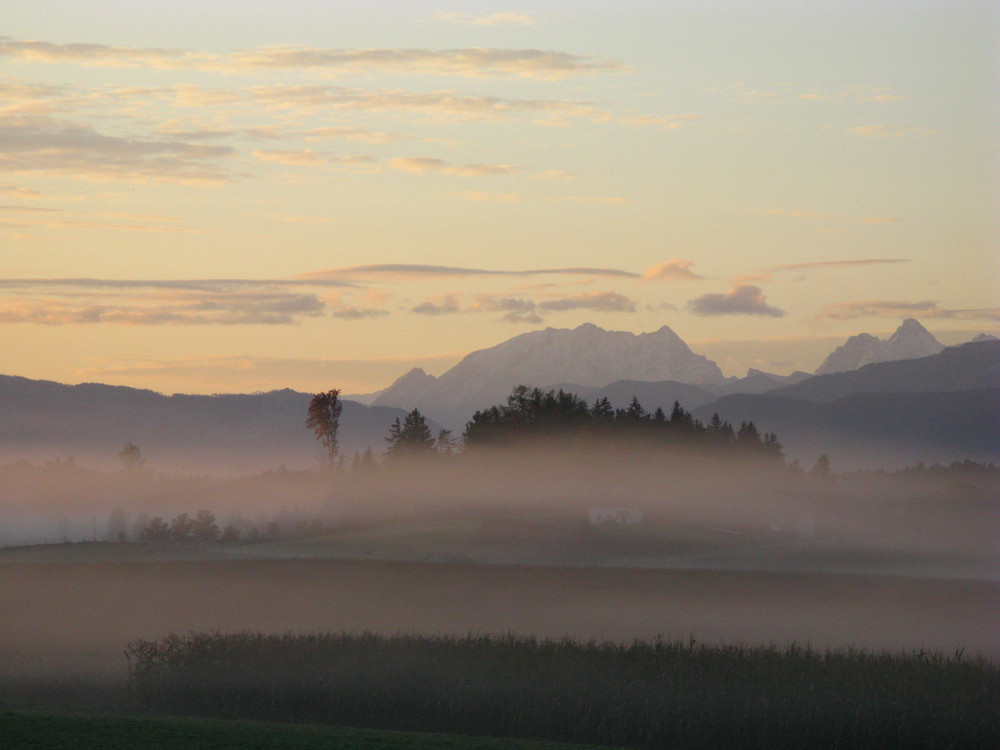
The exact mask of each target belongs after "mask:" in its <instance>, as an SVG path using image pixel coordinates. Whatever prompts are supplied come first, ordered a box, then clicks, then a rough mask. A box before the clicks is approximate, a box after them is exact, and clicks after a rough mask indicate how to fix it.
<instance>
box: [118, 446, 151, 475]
mask: <svg viewBox="0 0 1000 750" xmlns="http://www.w3.org/2000/svg"><path fill="white" fill-rule="evenodd" d="M118 458H120V459H121V460H122V468H123V469H125V471H135V470H136V469H141V468H142V465H143V464H144V463H146V459H144V458H143V457H142V451H140V450H139V446H138V445H136V444H135V443H125V447H124V448H122V449H121V450H120V451H119V452H118Z"/></svg>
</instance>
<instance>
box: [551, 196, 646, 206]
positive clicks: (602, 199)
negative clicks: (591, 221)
mask: <svg viewBox="0 0 1000 750" xmlns="http://www.w3.org/2000/svg"><path fill="white" fill-rule="evenodd" d="M565 200H566V201H568V202H570V203H604V204H624V203H631V201H630V200H629V199H628V198H626V197H624V196H621V195H617V196H602V195H592V196H583V195H568V196H566V198H565Z"/></svg>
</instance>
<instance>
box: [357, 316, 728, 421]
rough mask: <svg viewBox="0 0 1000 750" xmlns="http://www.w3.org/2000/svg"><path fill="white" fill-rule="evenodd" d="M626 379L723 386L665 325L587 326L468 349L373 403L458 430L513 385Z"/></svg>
mask: <svg viewBox="0 0 1000 750" xmlns="http://www.w3.org/2000/svg"><path fill="white" fill-rule="evenodd" d="M625 379H628V380H637V381H647V382H659V381H664V380H672V381H677V382H681V383H689V384H695V385H703V384H709V385H712V384H720V385H721V384H722V383H724V382H725V378H724V377H723V375H722V371H721V370H720V369H719V367H718V365H716V364H715V363H714V362H712V361H711V360H710V359H708V358H707V357H703V356H701V355H699V354H695V353H694V352H692V351H691V349H690V348H688V345H687V344H685V343H684V342H683V341H682V340H681V338H680V337H679V336H678V335H677V334H676V333H674V332H673V331H672V330H670V328H668V327H667V326H663V327H662V328H660V329H659V330H658V331H653V332H651V333H641V334H638V335H637V334H633V333H629V332H627V331H606V330H604V329H603V328H598V327H597V326H595V325H592V324H590V323H587V324H584V325H582V326H579V327H578V328H574V329H572V330H570V329H560V328H546V329H545V330H542V331H531V332H529V333H524V334H521V335H520V336H515V337H514V338H512V339H508V340H507V341H504V342H503V343H501V344H498V345H497V346H494V347H491V348H489V349H481V350H479V351H476V352H472V353H471V354H469V355H468V356H466V357H465V358H464V359H462V361H461V362H459V363H458V364H457V365H455V366H454V367H453V368H451V369H450V370H448V371H447V372H445V373H444V374H443V375H441V376H440V377H438V378H435V377H433V376H431V375H428V374H427V373H425V372H423V370H411V371H410V372H409V373H407V374H406V375H404V376H403V377H402V378H400V379H399V380H397V381H396V382H395V383H393V384H392V385H391V386H390V387H389V388H387V389H386V390H385V391H383V392H382V393H380V394H379V395H378V397H377V398H376V399H375V400H374V401H373V404H375V405H378V406H397V407H401V408H404V409H411V408H414V407H415V408H419V409H420V410H421V411H422V412H424V413H425V414H427V415H428V416H430V417H432V418H434V419H436V420H438V421H439V422H442V423H445V424H446V425H447V426H449V427H455V428H461V427H462V426H464V424H465V422H466V420H468V419H469V418H470V417H471V416H472V414H473V412H475V411H476V410H477V409H482V408H484V407H488V406H490V405H492V404H495V403H498V402H500V401H502V400H504V399H505V398H506V397H507V395H509V394H510V391H511V389H512V388H513V387H514V386H515V385H519V384H524V385H531V386H536V385H537V386H541V385H543V384H546V383H563V382H565V383H576V384H578V385H581V386H584V387H603V386H605V385H607V384H608V383H614V382H615V381H618V380H625Z"/></svg>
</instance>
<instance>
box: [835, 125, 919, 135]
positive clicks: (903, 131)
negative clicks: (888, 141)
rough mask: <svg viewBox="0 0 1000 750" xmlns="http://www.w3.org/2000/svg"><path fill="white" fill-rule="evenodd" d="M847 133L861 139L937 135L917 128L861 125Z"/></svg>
mask: <svg viewBox="0 0 1000 750" xmlns="http://www.w3.org/2000/svg"><path fill="white" fill-rule="evenodd" d="M848 132H850V133H853V134H854V135H856V136H859V137H861V138H926V137H927V136H931V135H937V131H936V130H930V129H928V128H918V127H898V126H886V125H861V126H858V127H856V128H851V129H850V130H849V131H848Z"/></svg>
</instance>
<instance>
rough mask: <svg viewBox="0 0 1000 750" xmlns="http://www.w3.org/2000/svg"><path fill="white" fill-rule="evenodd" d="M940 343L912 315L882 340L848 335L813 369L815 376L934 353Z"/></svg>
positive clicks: (940, 347) (866, 336) (940, 345)
mask: <svg viewBox="0 0 1000 750" xmlns="http://www.w3.org/2000/svg"><path fill="white" fill-rule="evenodd" d="M942 349H944V344H942V343H941V342H940V341H938V340H937V339H936V338H934V335H933V334H932V333H931V332H930V331H928V330H927V329H926V328H924V327H923V326H922V325H920V323H919V322H918V321H916V320H914V319H913V318H909V319H907V320H904V321H903V324H902V325H901V326H900V327H899V328H897V329H896V332H895V333H893V334H892V336H890V337H889V338H888V339H885V340H884V341H883V340H882V339H879V338H876V337H875V336H872V335H871V334H869V333H861V334H858V335H857V336H851V338H849V339H848V340H847V342H846V343H845V344H844V345H843V346H839V347H837V348H836V349H835V350H834V351H833V352H832V353H831V354H830V356H828V357H827V358H826V359H825V360H824V361H823V364H821V365H820V366H819V367H818V368H817V369H816V374H817V375H828V374H829V373H831V372H845V371H847V370H857V369H858V368H859V367H864V366H865V365H871V364H876V363H878V362H896V361H898V360H901V359H916V358H917V357H927V356H929V355H931V354H937V353H938V352H940V351H941V350H942Z"/></svg>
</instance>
